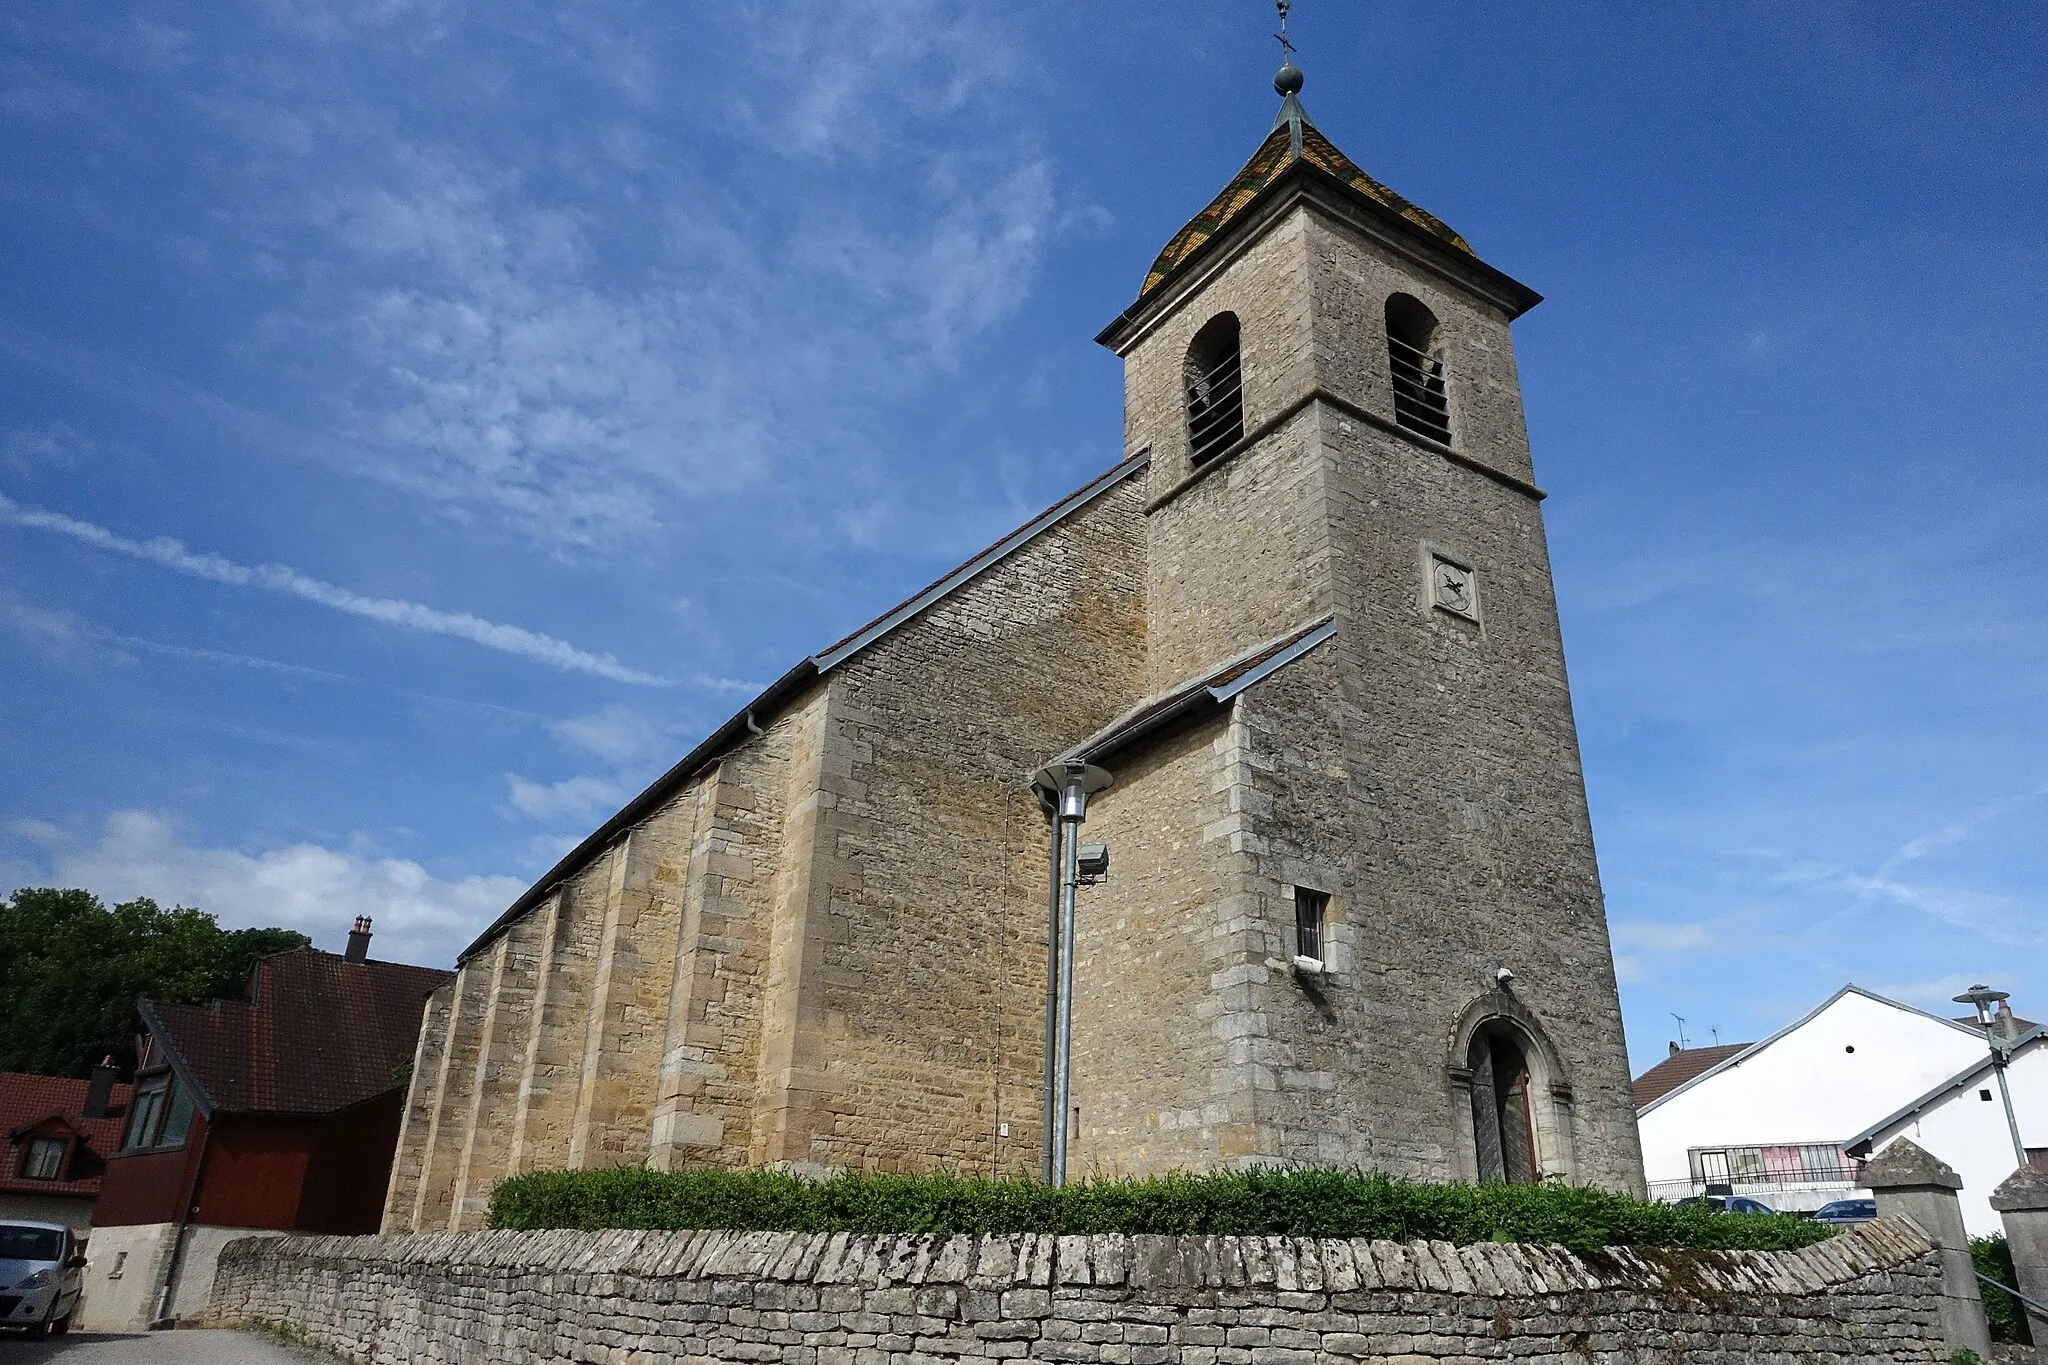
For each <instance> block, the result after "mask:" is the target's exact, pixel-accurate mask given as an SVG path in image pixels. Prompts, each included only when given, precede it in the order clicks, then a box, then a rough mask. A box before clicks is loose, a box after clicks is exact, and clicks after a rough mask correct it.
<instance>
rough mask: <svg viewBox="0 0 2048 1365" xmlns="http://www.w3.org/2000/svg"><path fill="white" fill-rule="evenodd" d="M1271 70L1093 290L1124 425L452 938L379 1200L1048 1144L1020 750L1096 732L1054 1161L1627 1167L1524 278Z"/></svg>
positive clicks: (1028, 811)
mask: <svg viewBox="0 0 2048 1365" xmlns="http://www.w3.org/2000/svg"><path fill="white" fill-rule="evenodd" d="M1278 84H1279V87H1280V90H1281V93H1282V95H1283V96H1284V97H1285V99H1284V102H1283V104H1282V107H1281V110H1280V116H1279V118H1278V120H1277V121H1276V123H1275V125H1274V127H1273V130H1272V132H1271V134H1270V135H1269V136H1268V137H1267V138H1266V139H1265V141H1264V142H1263V143H1262V144H1261V145H1260V146H1259V148H1258V150H1257V152H1256V153H1255V154H1254V155H1253V156H1252V158H1251V160H1250V161H1249V162H1247V163H1246V165H1245V166H1244V168H1243V169H1242V170H1241V171H1239V172H1238V174H1237V176H1236V177H1235V178H1234V179H1233V180H1232V181H1231V182H1230V184H1229V185H1228V186H1227V187H1226V188H1225V189H1224V190H1223V192H1222V193H1221V194H1220V195H1218V196H1217V197H1216V199H1215V201H1214V202H1212V203H1211V204H1210V205H1209V206H1208V207H1207V208H1205V209H1203V210H1202V212H1201V213H1200V214H1199V215H1197V216H1196V217H1195V218H1194V220H1193V221H1192V222H1190V223H1188V224H1187V226H1186V227H1184V228H1182V229H1181V231H1180V232H1179V233H1178V234H1176V235H1175V236H1174V237H1173V239H1172V240H1171V241H1170V242H1168V243H1167V245H1166V248H1165V250H1164V251H1162V252H1161V253H1160V255H1159V258H1158V260H1157V261H1156V262H1155V263H1154V265H1153V266H1152V269H1151V271H1150V273H1149V274H1148V275H1147V276H1146V278H1145V281H1144V285H1143V287H1142V288H1141V289H1140V291H1139V293H1138V297H1137V300H1136V302H1134V303H1133V304H1131V306H1130V307H1129V308H1127V309H1125V310H1124V311H1123V312H1122V313H1121V314H1120V315H1119V316H1118V317H1117V318H1116V319H1115V320H1114V321H1113V322H1111V323H1110V324H1109V326H1108V327H1107V328H1105V329H1104V330H1103V332H1102V334H1101V336H1100V337H1099V338H1098V340H1099V341H1100V342H1101V343H1102V344H1103V345H1105V346H1107V347H1108V348H1109V349H1110V350H1112V351H1114V352H1115V353H1116V354H1117V355H1118V356H1119V357H1121V358H1122V360H1123V363H1124V375H1125V407H1124V456H1123V458H1122V459H1121V461H1120V462H1119V463H1117V464H1116V465H1115V467H1113V468H1111V469H1109V470H1107V471H1106V472H1104V473H1103V474H1102V475H1101V476H1100V477H1098V478H1096V479H1095V480H1094V481H1093V482H1091V483H1089V484H1088V485H1087V486H1086V487H1084V488H1081V489H1079V490H1078V491H1076V492H1075V493H1074V494H1073V495H1072V496H1070V497H1068V498H1066V499H1065V500H1063V501H1061V502H1060V503H1059V504H1058V505H1056V506H1054V507H1052V508H1049V509H1048V510H1047V511H1046V512H1044V513H1043V514H1042V515H1040V516H1039V517H1037V518H1036V519H1034V520H1032V521H1031V522H1030V523H1028V524H1027V525H1024V526H1021V527H1019V528H1018V529H1017V530H1016V531H1014V532H1013V533H1011V534H1010V535H1008V536H1006V537H1005V538H1004V539H1003V540H1001V541H1000V542H998V543H997V544H995V545H993V546H991V547H990V548H989V549H988V550H987V551H985V552H983V553H982V554H980V555H977V556H976V557H975V558H974V559H973V560H971V561H970V562H968V563H966V564H963V565H962V566H960V567H959V568H958V569H956V570H954V571H953V572H952V573H950V574H948V575H946V576H945V577H944V578H942V579H940V580H939V581H938V582H936V583H934V584H932V585H931V586H930V587H929V588H927V589H925V590H924V591H923V592H920V593H918V594H917V595H916V596H915V597H913V598H911V599H910V600H909V601H906V602H904V603H902V604H901V605H899V606H897V607H895V608H893V609H892V610H890V611H889V612H887V613H886V614H885V615H883V616H881V617H879V618H878V619H876V620H875V621H874V622H873V623H872V624H870V625H868V626H866V627H864V628H862V629H861V630H859V631H858V632H856V633H855V634H853V635H851V636H849V637H848V638H846V639H845V640H842V641H840V642H839V643H837V644H835V645H832V646H831V647H830V648H827V649H825V650H822V651H821V652H819V653H817V654H815V655H813V656H812V657H810V658H808V659H805V660H803V661H802V662H801V663H799V664H797V665H796V666H795V667H794V668H792V669H791V670H790V671H789V672H788V673H787V674H785V675H784V676H783V677H782V678H780V679H779V680H778V681H776V682H775V683H774V684H773V685H772V686H770V687H769V688H768V689H767V690H766V691H765V692H763V693H762V694H761V695H760V696H759V697H758V698H757V699H756V700H755V701H754V702H753V703H752V704H751V705H749V706H748V707H746V708H745V709H744V710H742V711H741V712H740V713H739V714H738V715H736V716H734V717H733V718H732V719H731V720H730V721H728V722H726V724H725V725H723V726H722V727H721V728H719V729H718V730H717V731H716V732H715V733H714V734H712V735H711V736H710V737H709V738H708V739H706V740H705V741H704V742H703V743H702V744H701V745H699V746H698V747H697V748H696V749H695V750H694V751H692V752H691V753H690V754H689V755H688V756H686V757H685V758H683V760H682V761H681V762H679V763H677V764H676V765H675V766H674V767H673V768H671V769H670V770H669V771H668V772H667V773H666V774H665V775H664V776H662V777H661V778H660V780H658V781H657V782H655V783H654V785H653V786H651V787H649V788H648V789H647V790H646V791H645V792H643V793H641V794H640V795H639V796H638V797H636V798H635V799H634V800H633V801H632V802H631V803H630V804H629V805H627V806H626V808H625V809H624V810H622V811H620V812H619V813H618V814H617V815H615V816H613V817H612V818H611V819H610V820H608V821H606V822H605V824H604V825H603V826H602V827H601V828H599V829H598V830H597V831H595V832H594V833H593V834H591V835H590V837H589V838H588V839H586V840H584V841H583V843H582V844H581V845H580V846H579V847H578V848H576V849H575V851H574V852H572V853H570V854H569V855H568V856H567V857H566V858H564V859H563V860H562V861H561V863H559V864H558V865H557V866H556V867H555V868H554V869H553V870H551V871H550V872H549V873H548V874H547V875H546V876H544V877H543V878H541V880H540V881H539V882H537V883H535V885H534V886H533V887H532V889H531V890H529V891H528V892H526V893H525V894H524V895H522V896H521V897H520V898H519V899H518V900H517V901H516V902H515V903H514V904H513V905H512V906H511V907H510V908H509V909H508V910H507V911H506V912H505V913H504V915H503V916H501V917H500V918H499V919H498V921H497V922H496V923H495V924H493V925H492V926H491V927H490V929H489V930H488V931H486V932H485V933H484V935H483V936H482V937H481V938H479V939H478V940H477V941H476V942H475V943H474V944H472V945H471V946H470V947H469V948H468V949H467V950H466V951H465V952H464V954H463V955H462V958H461V963H460V967H461V969H460V971H459V973H458V974H457V976H456V977H455V979H454V980H453V981H451V982H450V983H448V985H446V986H445V987H443V988H442V989H441V990H439V991H438V992H436V993H435V995H434V996H433V997H432V999H431V1000H430V1002H429V1004H428V1006H427V1013H426V1023H425V1028H424V1030H423V1032H422V1035H421V1040H420V1045H419V1053H418V1057H417V1059H416V1061H415V1065H414V1068H413V1073H412V1082H411V1092H410V1096H409V1100H408V1104H407V1108H406V1113H405V1119H404V1130H403V1133H402V1135H401V1137H400V1143H399V1151H398V1157H397V1161H396V1164H395V1166H394V1169H393V1173H392V1178H391V1185H390V1189H389V1194H388V1198H387V1202H386V1206H385V1213H384V1225H385V1228H386V1230H387V1231H414V1230H417V1231H429V1230H442V1229H450V1228H453V1229H466V1228H474V1227H478V1226H481V1224H482V1221H483V1218H484V1214H485V1210H486V1206H487V1203H488V1200H489V1197H490V1192H491V1188H492V1186H493V1185H494V1184H495V1183H496V1182H497V1181H498V1180H500V1179H502V1178H504V1177H506V1176H508V1175H512V1174H516V1173H518V1172H523V1171H533V1170H543V1169H561V1168H582V1167H597V1166H611V1165H619V1164H642V1163H644V1164H646V1165H649V1166H652V1167H655V1168H657V1169H665V1170H682V1169H694V1168H711V1167H748V1166H779V1167H782V1168H786V1169H794V1170H799V1171H806V1172H822V1171H829V1170H841V1169H850V1170H864V1171H917V1170H931V1169H938V1168H944V1169H949V1170H954V1171H959V1172H964V1173H984V1174H991V1175H1013V1174H1035V1173H1037V1172H1038V1171H1040V1169H1041V1163H1042V1161H1043V1160H1044V1155H1045V1146H1046V1136H1047V1135H1046V1131H1045V1129H1046V1123H1045V1121H1044V1120H1043V1119H1042V1115H1043V1114H1044V1113H1045V1112H1046V1109H1045V1107H1044V1106H1045V1101H1044V1095H1045V1093H1046V1092H1045V1088H1044V1087H1045V1085H1046V1071H1045V1062H1046V1055H1047V1051H1048V1046H1047V1042H1046V1022H1047V1014H1048V1010H1047V989H1046V986H1047V965H1046V961H1047V938H1048V903H1049V892H1050V890H1051V888H1052V886H1053V885H1054V883H1055V878H1054V876H1053V875H1052V872H1051V866H1049V861H1048V859H1049V851H1050V849H1051V848H1052V842H1053V836H1052V834H1051V832H1050V831H1051V828H1052V826H1051V825H1050V824H1049V822H1048V817H1047V813H1046V811H1045V810H1044V808H1043V807H1042V805H1041V803H1040V801H1039V800H1038V799H1037V797H1036V796H1035V795H1034V793H1033V791H1032V790H1031V789H1030V787H1029V785H1028V781H1027V779H1028V775H1029V774H1030V773H1032V772H1033V770H1035V769H1038V768H1039V767H1041V765H1045V764H1047V763H1049V762H1052V761H1054V760H1059V759H1067V758H1078V759H1085V760H1086V761H1088V762H1089V763H1092V764H1095V765H1098V766H1100V767H1102V768H1104V769H1107V770H1108V771H1109V772H1110V773H1111V774H1112V776H1113V778H1114V782H1113V785H1111V786H1110V787H1109V788H1108V789H1106V790H1104V791H1102V792H1100V793H1099V794H1098V795H1096V796H1095V798H1094V799H1093V802H1092V804H1091V805H1090V807H1089V810H1088V818H1087V823H1086V825H1085V826H1084V827H1083V828H1084V831H1085V837H1086V838H1088V839H1089V840H1090V841H1093V842H1100V843H1103V844H1106V845H1107V846H1108V848H1109V852H1110V859H1111V866H1110V870H1109V872H1108V873H1107V874H1106V876H1104V877H1101V878H1098V879H1096V880H1095V881H1094V882H1093V884H1091V885H1088V886H1085V887H1083V888H1081V890H1080V893H1079V896H1078V905H1077V910H1076V916H1077V919H1076V925H1077V929H1076V934H1075V938H1074V951H1075V956H1076V972H1075V979H1074V1004H1073V1050H1072V1107H1071V1111H1070V1112H1069V1113H1068V1114H1066V1115H1063V1116H1062V1118H1063V1119H1064V1121H1065V1122H1066V1123H1067V1125H1068V1129H1067V1134H1068V1143H1069V1148H1070V1152H1069V1169H1070V1170H1071V1171H1072V1172H1073V1173H1074V1174H1075V1175H1076V1176H1077V1177H1079V1176H1086V1175H1090V1174H1098V1173H1099V1174H1142V1173H1149V1172H1161V1171H1166V1170H1171V1169H1177V1168H1178V1169H1188V1170H1215V1169H1219V1168H1235V1167H1244V1166H1251V1165H1262V1164H1281V1165H1289V1164H1316V1165H1341V1166H1354V1165H1355V1166H1361V1167H1368V1168H1376V1169H1381V1170H1385V1171H1388V1172H1391V1173H1394V1174H1397V1175H1401V1176H1408V1177H1416V1178H1421V1179H1426V1180H1445V1179H1467V1180H1472V1179H1496V1180H1523V1181H1526V1180H1535V1179H1542V1178H1548V1177H1556V1178H1562V1179H1564V1180H1568V1181H1571V1182H1574V1183H1582V1184H1590V1185H1597V1186H1603V1187H1606V1188H1610V1189H1615V1190H1628V1191H1637V1192H1640V1190H1641V1188H1642V1162H1641V1157H1640V1154H1639V1151H1638V1146H1637V1137H1636V1124H1635V1111H1634V1106H1633V1103H1632V1100H1631V1096H1630V1086H1629V1073H1628V1067H1627V1059H1626V1056H1625V1053H1624V1050H1623V1044H1622V1028H1621V1013H1620V1006H1619V1004H1618V1001H1617V998H1616V991H1615V980H1614V966H1613V957H1612V953H1611V949H1610V947H1609V943H1608V936H1607V924H1606V917H1605V911H1604V909H1603V907H1602V903H1601V895H1600V883H1599V874H1598V870H1597V867H1596V865H1595V862H1594V856H1593V840H1592V831H1591V828H1590V824H1589V821H1588V818H1587V810H1586V797H1585V787H1584V782H1583V779H1582V777H1581V773H1580V767H1579V753H1578V741H1577V735H1576V731H1575V729H1574V723H1573V719H1572V707H1571V694H1570V691H1569V688H1568V686H1567V683H1566V678H1565V664H1564V652H1563V647H1562V644H1561V642H1560V639H1559V632H1558V618H1557V609H1556V604H1555V601H1554V598H1553V593H1552V586H1551V576H1550V563H1549V554H1548V550H1547V548H1546V545H1545V540H1544V529H1543V517H1542V499H1543V493H1542V491H1541V489H1539V488H1538V486H1537V484H1536V482H1535V476H1534V472H1533V470H1532V468H1531V463H1530V452H1529V443H1528V436H1527V432H1526V430H1525V425H1524V419H1523V413H1522V403H1521V393H1520V387H1519V381H1518V379H1517V376H1516V369H1515V356H1514V345H1513V341H1512V338H1511V336H1510V333H1509V324H1510V323H1511V322H1513V321H1514V319H1515V318H1517V317H1519V316H1520V315H1521V314H1522V313H1524V312H1526V311H1527V310H1528V309H1529V308H1531V307H1532V306H1534V305H1535V304H1536V303H1537V302H1538V301H1539V299H1538V296H1537V295H1536V294H1535V293H1534V292H1532V291H1531V290H1530V289H1528V288H1527V287H1526V286H1524V285H1522V284H1519V283H1517V282H1516V281H1515V280H1513V279H1511V278H1510V277H1509V276H1507V275H1505V274H1503V273H1502V272H1501V271H1499V270H1497V269H1495V268H1494V267H1492V266H1490V265H1488V264H1487V263H1486V262H1484V261H1482V260H1481V259H1480V258H1479V257H1478V255H1477V254H1475V253H1474V251H1473V250H1472V248H1471V246H1470V245H1469V244H1468V243H1467V242H1466V241H1465V239H1464V238H1462V237H1460V236H1459V235H1458V234H1457V233H1456V232H1454V231H1452V230H1451V229H1450V228H1449V227H1448V226H1446V225H1445V224H1444V223H1443V222H1441V221H1439V220H1438V219H1437V218H1435V217H1434V216H1432V215H1431V214H1429V213H1427V212H1425V211H1423V210H1422V209H1421V208H1419V207H1417V206H1415V205H1414V204H1411V203H1409V202H1408V201H1407V200H1405V199H1403V198H1401V197H1400V196H1399V195H1397V194H1395V193H1394V192H1393V191H1391V190H1389V189H1388V188H1387V187H1385V186H1384V185H1381V184H1380V183H1379V182H1377V181H1376V180H1374V179H1372V178H1371V177H1370V176H1368V175H1366V174H1365V173H1364V172H1363V171H1362V170H1360V169H1359V168H1358V167H1357V166H1356V165H1354V164H1353V163H1352V162H1351V161H1350V160H1349V159H1348V158H1347V157H1346V156H1345V155H1344V154H1343V153H1342V152H1340V151H1338V150H1337V148H1336V147H1335V146H1333V145H1332V144H1331V142H1330V141H1329V140H1328V139H1327V138H1326V137H1325V136H1324V135H1323V134H1322V133H1321V132H1320V131H1318V130H1317V128H1316V127H1315V125H1314V124H1312V123H1311V122H1310V121H1309V119H1308V117H1307V115H1306V114H1305V113H1304V111H1303V108H1302V105H1301V103H1300V100H1299V99H1298V97H1297V94H1296V92H1297V91H1298V90H1299V88H1300V78H1299V72H1296V71H1294V70H1293V68H1292V67H1289V68H1288V69H1286V70H1285V71H1283V72H1282V80H1281V81H1280V82H1279V83H1278ZM1052 866H1056V865H1052Z"/></svg>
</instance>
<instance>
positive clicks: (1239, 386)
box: [1186, 313, 1244, 464]
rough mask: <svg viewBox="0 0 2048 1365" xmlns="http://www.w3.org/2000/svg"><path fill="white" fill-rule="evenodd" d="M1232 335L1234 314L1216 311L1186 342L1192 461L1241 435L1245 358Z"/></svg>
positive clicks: (1225, 447)
mask: <svg viewBox="0 0 2048 1365" xmlns="http://www.w3.org/2000/svg"><path fill="white" fill-rule="evenodd" d="M1237 341H1238V325H1237V314H1235V313H1218V314H1217V315H1216V316H1215V317H1213V318H1210V319H1209V321H1208V322H1207V323H1205V324H1203V326H1202V330H1201V331H1199V332H1197V333H1195V339H1194V341H1192V342H1190V343H1189V345H1188V359H1187V371H1186V375H1187V398H1188V454H1189V458H1190V459H1191V460H1192V461H1193V462H1194V463H1195V464H1202V463H1205V462H1206V461H1209V460H1213V459H1215V458H1216V457H1217V456H1218V455H1221V454H1222V453H1223V452H1224V451H1226V450H1228V449H1229V448H1230V447H1231V446H1233V445H1236V444H1237V443H1238V442H1239V441H1240V440H1242V439H1244V364H1243V362H1242V361H1241V360H1240V359H1239V356H1238V347H1237Z"/></svg>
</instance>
